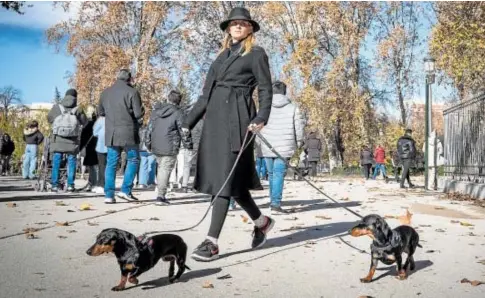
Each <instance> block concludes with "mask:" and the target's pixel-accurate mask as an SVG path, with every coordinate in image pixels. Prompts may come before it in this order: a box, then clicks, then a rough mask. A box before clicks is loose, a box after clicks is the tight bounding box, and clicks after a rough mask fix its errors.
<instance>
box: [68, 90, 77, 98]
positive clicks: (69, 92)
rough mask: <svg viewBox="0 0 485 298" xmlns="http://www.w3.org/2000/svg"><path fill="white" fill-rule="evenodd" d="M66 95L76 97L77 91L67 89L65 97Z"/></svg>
mask: <svg viewBox="0 0 485 298" xmlns="http://www.w3.org/2000/svg"><path fill="white" fill-rule="evenodd" d="M67 95H71V96H73V97H77V91H76V89H69V90H67V91H66V96H67Z"/></svg>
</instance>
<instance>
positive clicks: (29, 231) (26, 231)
mask: <svg viewBox="0 0 485 298" xmlns="http://www.w3.org/2000/svg"><path fill="white" fill-rule="evenodd" d="M22 231H24V233H26V234H28V233H34V232H37V231H39V229H36V228H25V229H23V230H22Z"/></svg>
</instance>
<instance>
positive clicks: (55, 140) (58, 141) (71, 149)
mask: <svg viewBox="0 0 485 298" xmlns="http://www.w3.org/2000/svg"><path fill="white" fill-rule="evenodd" d="M61 105H62V108H61V107H60V106H61ZM73 110H74V111H75V112H73V114H74V115H75V117H76V119H77V121H78V123H77V125H78V126H79V127H80V128H81V127H82V126H84V125H86V123H87V118H86V115H85V114H84V112H82V111H81V110H79V109H78V107H77V91H76V90H75V89H69V90H67V92H66V95H65V96H64V98H63V99H62V101H61V102H60V103H59V104H56V105H54V106H53V107H52V109H51V110H50V111H49V114H47V120H48V121H49V123H50V124H51V125H52V126H53V129H54V125H53V124H54V121H55V120H56V118H57V117H60V116H61V115H62V114H63V111H64V113H71V111H73ZM80 140H81V130H79V135H74V136H71V137H63V136H60V135H58V134H56V132H55V131H53V132H52V134H51V136H50V145H49V146H50V148H49V150H50V152H52V153H53V155H52V177H51V180H52V181H51V185H52V188H51V191H52V192H57V191H58V188H57V183H58V182H59V168H60V166H61V161H62V156H63V154H65V155H67V191H68V192H73V191H74V190H75V188H74V180H75V178H76V163H77V158H76V156H77V154H78V153H79V150H80V149H81V146H80V145H81V142H80Z"/></svg>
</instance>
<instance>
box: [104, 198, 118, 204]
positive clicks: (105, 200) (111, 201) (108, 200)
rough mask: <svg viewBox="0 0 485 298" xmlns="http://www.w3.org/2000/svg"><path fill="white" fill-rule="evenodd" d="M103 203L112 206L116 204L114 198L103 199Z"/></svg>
mask: <svg viewBox="0 0 485 298" xmlns="http://www.w3.org/2000/svg"><path fill="white" fill-rule="evenodd" d="M104 203H105V204H114V203H116V199H115V198H106V199H104Z"/></svg>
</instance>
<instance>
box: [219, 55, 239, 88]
mask: <svg viewBox="0 0 485 298" xmlns="http://www.w3.org/2000/svg"><path fill="white" fill-rule="evenodd" d="M229 53H230V51H229V49H226V50H225V51H224V52H222V54H221V55H222V57H224V56H227V55H229ZM239 57H241V54H240V53H238V54H234V55H231V56H230V57H229V58H227V59H226V60H225V61H224V62H223V63H222V65H221V67H220V68H219V71H218V73H217V80H218V81H220V80H222V78H224V75H225V74H226V72H227V69H228V68H229V67H230V66H231V65H232V64H233V63H234V61H236V60H237V59H238V58H239Z"/></svg>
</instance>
